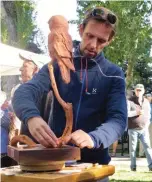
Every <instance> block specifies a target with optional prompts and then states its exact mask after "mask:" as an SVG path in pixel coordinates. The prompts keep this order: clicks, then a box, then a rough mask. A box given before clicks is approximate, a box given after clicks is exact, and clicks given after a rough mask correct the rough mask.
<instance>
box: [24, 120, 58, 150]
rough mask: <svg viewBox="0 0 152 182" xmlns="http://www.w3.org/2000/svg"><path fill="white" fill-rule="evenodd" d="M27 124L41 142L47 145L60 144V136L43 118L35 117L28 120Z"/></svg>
mask: <svg viewBox="0 0 152 182" xmlns="http://www.w3.org/2000/svg"><path fill="white" fill-rule="evenodd" d="M27 124H28V128H29V131H30V133H31V134H32V136H33V137H34V138H35V139H36V140H37V141H38V142H39V143H40V144H42V145H43V146H45V147H49V146H53V147H57V146H58V144H59V141H58V138H57V137H56V136H55V134H54V133H53V131H52V130H51V129H50V127H49V126H48V125H47V124H46V122H45V121H44V120H43V119H42V118H40V117H33V118H31V119H29V120H28V122H27Z"/></svg>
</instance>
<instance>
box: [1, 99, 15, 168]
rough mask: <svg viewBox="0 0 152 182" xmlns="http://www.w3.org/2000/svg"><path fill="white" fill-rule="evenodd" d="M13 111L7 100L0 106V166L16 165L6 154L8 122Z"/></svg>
mask: <svg viewBox="0 0 152 182" xmlns="http://www.w3.org/2000/svg"><path fill="white" fill-rule="evenodd" d="M13 117H14V116H13V112H12V111H11V110H10V108H9V102H8V101H7V100H5V101H4V103H3V104H2V105H1V106H0V129H1V140H0V145H1V167H2V168H3V167H9V166H13V165H17V162H15V161H14V160H13V159H11V158H10V157H9V156H8V155H7V145H8V144H9V133H10V124H11V121H12V120H13V119H14V118H13Z"/></svg>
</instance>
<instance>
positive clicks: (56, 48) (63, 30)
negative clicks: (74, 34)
mask: <svg viewBox="0 0 152 182" xmlns="http://www.w3.org/2000/svg"><path fill="white" fill-rule="evenodd" d="M48 23H49V28H50V31H51V33H50V34H49V36H48V49H49V54H50V57H51V58H52V60H53V61H55V60H56V61H57V62H58V65H59V68H60V72H61V76H62V79H63V81H64V82H65V83H67V84H68V83H69V82H70V70H72V71H75V68H74V65H73V59H72V38H71V36H70V35H69V33H68V29H69V24H68V22H67V20H66V19H65V18H64V17H63V16H60V15H57V16H52V17H51V18H50V20H49V22H48Z"/></svg>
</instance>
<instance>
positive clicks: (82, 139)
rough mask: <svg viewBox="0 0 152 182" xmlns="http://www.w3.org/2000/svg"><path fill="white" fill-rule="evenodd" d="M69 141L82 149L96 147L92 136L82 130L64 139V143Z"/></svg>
mask: <svg viewBox="0 0 152 182" xmlns="http://www.w3.org/2000/svg"><path fill="white" fill-rule="evenodd" d="M69 142H71V143H73V144H75V145H77V146H78V147H80V148H81V149H82V148H85V147H87V148H90V149H91V148H93V147H94V143H93V140H92V138H91V137H90V136H89V135H88V134H87V133H86V132H84V131H82V130H77V131H75V132H73V133H72V134H71V135H69V136H67V137H66V138H65V140H64V144H67V143H69Z"/></svg>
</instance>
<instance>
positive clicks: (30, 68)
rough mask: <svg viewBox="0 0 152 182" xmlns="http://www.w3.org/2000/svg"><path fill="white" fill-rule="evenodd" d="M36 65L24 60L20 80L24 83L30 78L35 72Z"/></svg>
mask: <svg viewBox="0 0 152 182" xmlns="http://www.w3.org/2000/svg"><path fill="white" fill-rule="evenodd" d="M36 70H37V66H36V65H35V64H34V63H33V62H31V61H24V63H23V65H22V67H21V68H20V71H21V78H22V82H23V83H25V82H27V81H29V80H31V79H32V77H33V75H34V74H35V73H36Z"/></svg>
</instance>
